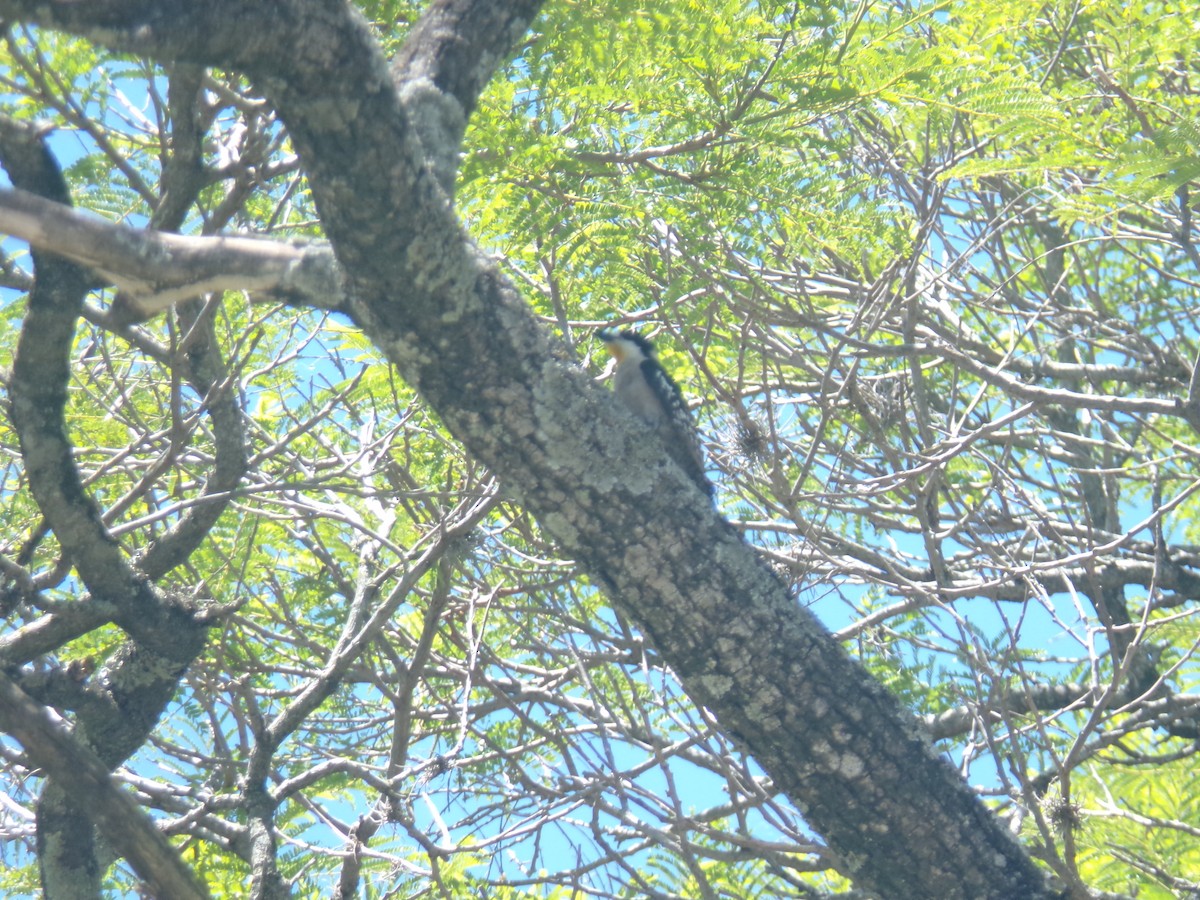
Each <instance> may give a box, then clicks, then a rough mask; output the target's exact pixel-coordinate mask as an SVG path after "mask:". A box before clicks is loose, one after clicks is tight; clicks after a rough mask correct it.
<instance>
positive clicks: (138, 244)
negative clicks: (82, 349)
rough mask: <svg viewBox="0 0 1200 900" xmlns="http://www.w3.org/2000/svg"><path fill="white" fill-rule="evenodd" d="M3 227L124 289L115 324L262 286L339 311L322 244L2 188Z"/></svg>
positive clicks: (336, 280) (332, 269)
mask: <svg viewBox="0 0 1200 900" xmlns="http://www.w3.org/2000/svg"><path fill="white" fill-rule="evenodd" d="M0 232H3V233H5V234H8V235H11V236H13V237H17V238H20V239H21V240H24V241H28V242H29V243H30V244H31V245H32V246H34V247H37V248H39V249H41V250H45V251H48V252H51V253H54V254H56V255H57V256H61V257H63V258H64V259H69V260H71V261H72V262H74V263H77V264H78V265H81V266H86V267H87V268H89V269H90V270H92V272H94V273H95V274H96V275H98V276H99V277H100V278H102V279H104V280H105V281H106V282H109V283H111V284H113V285H115V286H116V287H117V288H118V289H119V290H120V291H121V296H120V297H119V298H118V304H117V305H116V306H114V317H115V318H116V320H117V322H118V323H126V322H129V321H140V320H144V319H146V318H149V317H150V316H153V315H155V314H157V313H160V312H163V311H164V310H166V309H169V308H170V307H171V306H172V305H174V304H176V303H179V302H180V301H183V300H190V299H192V298H194V297H199V296H200V295H201V294H206V293H215V292H221V291H262V292H268V293H270V294H271V295H272V296H273V297H276V298H280V299H283V300H285V301H286V302H289V303H292V304H295V305H300V306H315V307H318V308H322V309H336V308H338V306H339V305H340V304H341V303H342V288H341V279H340V277H339V274H338V268H337V262H336V260H335V259H334V256H333V252H332V251H331V250H330V248H329V246H328V245H326V244H322V243H311V242H303V241H295V242H291V243H284V242H282V241H271V240H262V239H256V238H243V237H185V236H183V235H177V234H167V233H164V232H160V231H149V230H145V229H140V228H131V227H129V226H127V225H118V224H115V223H113V222H106V221H104V220H103V219H98V218H96V217H94V216H89V215H85V214H83V213H80V212H77V211H75V210H73V209H71V208H69V207H67V206H64V205H63V204H61V203H53V202H51V201H49V200H44V199H42V198H41V197H38V196H36V195H35V194H30V193H28V192H26V191H21V190H16V189H4V188H0Z"/></svg>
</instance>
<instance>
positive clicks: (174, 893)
mask: <svg viewBox="0 0 1200 900" xmlns="http://www.w3.org/2000/svg"><path fill="white" fill-rule="evenodd" d="M0 728H3V729H4V730H5V731H6V732H8V733H9V734H11V735H12V736H13V737H15V738H16V739H17V740H18V741H20V742H21V746H23V747H24V748H25V751H26V752H27V753H28V754H29V755H30V757H31V758H32V759H34V760H36V761H37V765H38V766H39V767H41V768H42V769H45V771H46V774H48V775H49V776H50V778H51V779H52V780H53V781H54V783H55V784H56V785H58V787H59V788H60V789H61V790H63V791H64V792H65V793H66V794H68V795H69V796H70V798H71V802H72V804H73V805H74V807H75V809H76V810H80V811H84V812H86V813H87V815H88V817H89V818H90V819H91V820H92V821H93V822H94V823H95V824H96V826H97V827H99V828H100V829H102V830H103V832H104V838H105V840H106V841H107V842H108V843H109V844H110V845H111V846H112V847H113V848H114V849H115V850H117V852H119V853H120V854H121V855H122V856H123V857H125V859H127V860H129V864H130V865H131V866H133V870H134V871H135V872H137V874H138V876H139V877H140V878H141V879H142V880H143V881H145V883H146V885H147V886H148V887H149V888H150V890H151V891H152V892H153V894H154V896H156V897H178V898H180V900H189V898H195V900H200V898H204V897H207V896H208V893H207V892H206V891H205V890H204V889H203V888H202V887H201V886H200V885H199V884H198V883H197V882H196V880H195V876H194V875H193V874H192V872H191V870H190V869H188V867H187V866H185V865H184V864H183V861H182V860H181V859H180V858H179V854H178V853H176V852H175V848H174V847H172V846H171V844H170V843H169V842H168V841H167V839H166V838H165V837H164V836H163V835H162V834H161V833H160V832H159V830H158V829H157V828H155V827H154V823H152V822H151V821H150V820H149V819H148V818H146V815H145V813H143V812H142V810H141V808H140V807H139V806H138V804H137V802H136V801H135V800H134V799H133V798H132V797H131V796H129V794H127V793H125V792H124V791H122V790H120V789H118V788H117V786H116V785H114V784H113V781H112V777H111V776H110V775H109V772H108V768H107V767H106V766H105V764H104V763H103V762H101V761H100V760H99V759H98V758H97V757H96V755H95V754H93V753H91V752H89V751H88V750H87V749H85V748H84V747H81V746H80V745H79V744H78V742H77V741H76V740H75V739H74V738H73V737H72V736H71V734H70V733H69V732H68V731H67V730H66V729H65V728H64V727H63V726H62V725H60V724H58V723H56V722H54V721H52V720H51V718H50V715H49V710H47V709H45V708H44V707H41V706H39V705H38V704H36V703H34V702H33V701H32V700H31V699H29V697H28V696H27V695H26V694H25V692H24V691H22V690H21V689H20V688H19V687H17V686H16V685H15V684H14V683H13V682H12V680H11V679H9V678H8V676H6V675H4V673H3V672H0ZM76 849H77V848H76Z"/></svg>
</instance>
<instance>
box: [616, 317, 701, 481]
mask: <svg viewBox="0 0 1200 900" xmlns="http://www.w3.org/2000/svg"><path fill="white" fill-rule="evenodd" d="M596 337H597V339H599V340H600V341H602V342H603V343H604V348H605V349H606V350H607V351H608V353H609V355H610V356H612V358H613V359H615V360H616V361H617V370H616V373H615V374H614V375H613V393H614V394H616V395H617V399H618V400H620V401H621V403H622V404H623V405H624V406H625V407H626V408H627V409H628V410H629V411H630V412H631V413H633V414H634V415H635V416H637V417H638V418H639V419H641V420H642V421H643V422H644V423H645V424H646V425H647V426H648V427H650V428H653V429H654V430H655V431H657V432H658V434H659V437H661V438H662V442H663V444H665V445H666V448H667V452H668V454H670V456H671V458H672V459H673V460H675V463H676V465H678V466H679V467H680V468H681V469H683V471H684V472H686V473H687V475H688V477H689V478H691V479H692V481H694V482H695V483H696V486H697V487H698V488H700V490H702V491H703V492H704V493H705V495H706V496H709V497H711V496H712V494H713V486H712V484H711V483H710V482H709V480H708V479H707V478H706V477H705V475H704V452H703V450H701V448H700V434H699V433H698V432H697V431H696V423H695V422H693V421H692V415H691V413H690V412H689V411H688V408H687V403H686V402H684V399H683V394H682V393H681V392H680V390H679V386H678V385H677V384H675V382H674V381H673V380H672V379H671V376H670V375H668V374H667V370H666V369H664V368H663V367H662V365H661V364H660V363H659V361H658V360H657V359H656V358H655V356H654V347H653V345H652V344H651V343H650V341H648V340H647V339H646V338H644V337H642V336H641V335H640V334H638V333H636V332H633V331H618V330H617V329H615V328H602V329H600V330H599V331H598V332H596Z"/></svg>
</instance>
